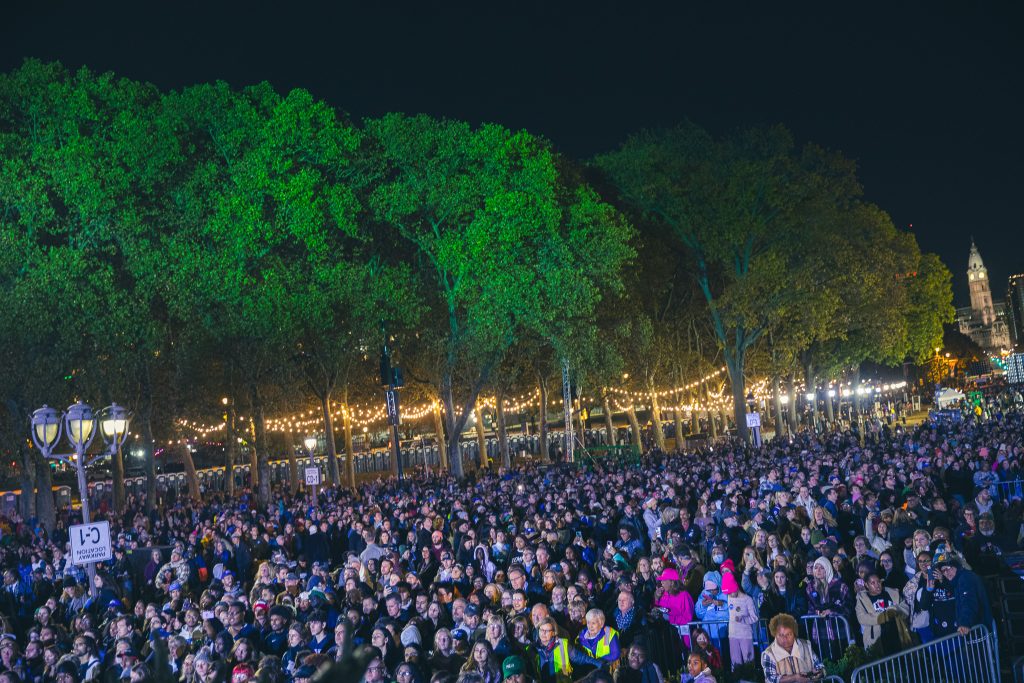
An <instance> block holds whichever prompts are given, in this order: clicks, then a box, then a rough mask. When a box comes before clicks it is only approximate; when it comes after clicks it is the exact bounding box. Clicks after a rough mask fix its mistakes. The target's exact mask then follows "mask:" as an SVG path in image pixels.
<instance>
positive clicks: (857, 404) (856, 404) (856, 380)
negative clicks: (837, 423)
mask: <svg viewBox="0 0 1024 683" xmlns="http://www.w3.org/2000/svg"><path fill="white" fill-rule="evenodd" d="M859 389H860V364H858V365H857V368H856V370H854V371H853V410H854V412H856V414H857V415H858V416H859V415H860V412H861V397H860V391H859ZM857 419H858V418H857V417H854V418H852V419H851V421H856V420H857Z"/></svg>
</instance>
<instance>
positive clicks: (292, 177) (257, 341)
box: [168, 83, 359, 503]
mask: <svg viewBox="0 0 1024 683" xmlns="http://www.w3.org/2000/svg"><path fill="white" fill-rule="evenodd" d="M172 106H173V107H174V108H175V111H177V112H178V114H179V116H180V120H181V127H182V129H183V130H185V131H187V132H188V133H187V134H188V135H189V138H188V144H189V145H190V148H191V159H192V162H191V163H192V167H191V170H190V174H189V175H188V178H187V180H186V182H184V183H183V185H182V189H181V191H180V201H179V211H180V214H181V217H182V218H181V220H182V221H183V224H185V225H184V226H183V228H182V230H181V231H179V232H178V233H177V237H176V239H175V240H174V241H173V242H171V243H170V244H169V245H168V252H169V258H170V260H171V262H172V264H173V268H172V278H171V279H172V283H173V286H174V288H175V293H176V296H175V301H174V310H175V312H176V314H177V315H178V316H180V317H182V318H186V317H191V318H192V319H193V320H196V322H197V323H198V324H199V325H200V327H201V329H202V330H204V331H206V332H207V333H209V334H211V335H212V336H213V338H214V339H215V340H216V342H217V346H218V347H219V348H220V349H221V350H222V352H223V353H224V356H225V358H237V359H242V360H241V361H240V362H239V363H238V366H237V367H238V371H239V372H240V376H241V381H242V383H243V384H244V386H245V390H246V393H247V394H248V399H249V403H250V409H251V413H252V419H253V420H254V425H255V427H254V430H255V449H256V456H257V462H258V471H259V472H258V478H259V497H260V500H261V501H263V502H264V503H266V502H269V500H270V472H269V455H268V450H267V449H268V447H267V438H266V422H265V416H264V411H265V389H266V387H267V386H268V383H271V380H272V379H273V378H274V377H280V374H279V373H280V372H281V371H282V369H283V368H284V367H285V366H287V365H288V364H289V360H290V359H291V358H293V357H294V355H295V353H296V352H297V351H298V350H300V345H301V343H302V341H303V331H304V330H305V331H307V332H308V331H309V330H311V329H315V326H316V325H317V324H323V325H326V324H328V321H329V318H330V315H333V312H334V311H335V309H334V306H335V305H336V304H337V303H338V302H337V301H336V299H335V298H334V297H335V296H336V295H338V294H339V293H341V292H344V291H345V286H346V285H345V284H344V283H342V284H339V283H338V282H337V276H338V273H339V269H341V268H344V267H346V266H347V264H346V262H345V261H344V258H343V256H344V253H340V254H339V252H338V251H337V249H336V248H337V246H338V244H339V243H341V242H344V241H345V240H347V239H355V238H356V237H357V235H356V232H357V230H356V223H355V215H356V207H357V202H356V200H355V196H354V193H353V191H352V190H351V189H350V186H349V184H347V183H346V182H345V179H346V178H345V176H346V173H347V172H348V171H349V169H350V166H351V160H352V157H353V154H354V152H355V150H356V148H357V146H358V144H359V136H358V134H357V133H356V131H355V130H354V129H353V128H351V126H348V125H347V124H346V123H344V122H343V121H342V120H340V119H339V118H338V116H337V115H336V113H335V112H334V111H333V110H332V109H330V108H329V107H327V106H326V105H324V104H323V103H320V102H316V101H314V100H313V99H312V98H311V97H310V95H309V94H308V93H307V92H305V91H302V90H294V91H292V92H290V93H289V94H288V95H287V96H284V97H281V96H279V95H278V94H277V93H275V92H274V91H273V90H272V89H271V88H270V87H269V86H267V85H259V86H255V87H251V88H246V89H244V90H242V91H240V92H236V91H232V90H231V89H230V88H229V87H228V86H227V85H225V84H223V83H218V84H215V85H203V86H197V87H195V88H190V89H189V90H186V91H185V92H184V93H182V94H181V95H180V96H177V97H176V98H175V100H174V102H173V103H172ZM339 257H341V258H339ZM323 333H324V334H325V335H329V334H331V333H332V331H331V330H330V329H329V328H327V329H323ZM307 343H311V342H307ZM325 404H327V405H329V400H328V401H325ZM293 470H294V467H293ZM331 474H332V476H333V477H334V478H335V480H336V481H337V479H338V471H337V463H336V461H335V462H334V464H333V467H332V468H331ZM297 485H298V482H297V475H296V473H295V472H293V473H292V488H293V489H294V488H295V487H296V486H297Z"/></svg>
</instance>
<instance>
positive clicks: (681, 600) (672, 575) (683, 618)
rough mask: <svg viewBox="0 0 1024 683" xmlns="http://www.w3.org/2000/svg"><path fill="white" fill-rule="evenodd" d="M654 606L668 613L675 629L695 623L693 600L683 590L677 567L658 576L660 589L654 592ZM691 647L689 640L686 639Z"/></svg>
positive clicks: (669, 568)
mask: <svg viewBox="0 0 1024 683" xmlns="http://www.w3.org/2000/svg"><path fill="white" fill-rule="evenodd" d="M654 605H655V606H656V607H659V608H660V609H662V610H663V611H665V612H666V616H667V617H668V623H670V624H672V625H673V626H675V627H677V628H678V627H680V626H685V625H686V624H689V623H690V622H691V621H693V618H694V612H693V598H692V597H691V596H690V594H689V593H687V592H686V591H684V590H683V586H682V583H680V580H679V572H678V571H677V570H676V568H675V567H665V569H664V570H662V572H661V574H659V575H658V588H657V590H656V591H655V592H654ZM684 640H686V645H687V647H689V645H690V642H689V638H688V637H687V638H684Z"/></svg>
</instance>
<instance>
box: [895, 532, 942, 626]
mask: <svg viewBox="0 0 1024 683" xmlns="http://www.w3.org/2000/svg"><path fill="white" fill-rule="evenodd" d="M915 566H916V567H917V571H916V572H915V573H914V575H913V576H912V577H911V578H910V580H909V581H907V583H906V585H905V586H903V591H902V592H903V604H902V606H901V609H902V610H903V611H904V612H905V613H906V614H907V617H908V618H909V619H910V630H911V631H913V632H914V633H916V634H917V637H918V638H920V639H921V643H922V644H923V643H927V642H929V641H931V640H934V635H933V634H932V626H931V614H930V613H929V612H928V608H927V607H926V606H925V605H924V604H923V597H924V594H925V592H927V591H934V590H935V579H936V572H935V569H934V568H933V567H932V553H931V551H930V550H922V551H921V552H919V553H918V554H917V557H916V558H915Z"/></svg>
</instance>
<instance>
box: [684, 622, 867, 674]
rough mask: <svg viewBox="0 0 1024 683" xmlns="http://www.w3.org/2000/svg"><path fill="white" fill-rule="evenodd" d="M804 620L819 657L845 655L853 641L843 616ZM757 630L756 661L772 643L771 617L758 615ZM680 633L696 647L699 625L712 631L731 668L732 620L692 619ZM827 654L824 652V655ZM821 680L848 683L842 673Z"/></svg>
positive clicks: (822, 658)
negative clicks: (730, 632) (830, 649)
mask: <svg viewBox="0 0 1024 683" xmlns="http://www.w3.org/2000/svg"><path fill="white" fill-rule="evenodd" d="M804 619H805V621H804V623H803V624H801V626H802V628H803V629H806V631H807V633H806V634H803V633H802V634H801V637H804V638H806V639H807V640H810V642H811V646H812V647H813V648H814V650H815V653H816V654H817V655H818V659H819V660H821V661H822V662H824V661H825V660H826V659H828V660H832V661H836V660H838V659H839V658H840V657H842V656H843V653H844V652H845V651H846V648H847V647H848V646H849V645H850V643H851V642H853V641H852V640H851V635H850V625H849V623H848V622H847V621H846V619H845V618H844V617H842V616H838V615H833V616H828V617H819V616H811V617H804ZM751 628H752V629H753V632H754V661H755V662H758V663H760V661H761V654H762V653H763V652H764V651H765V649H767V648H768V646H770V645H771V644H772V637H771V634H770V633H769V632H768V620H767V619H758V621H757V623H756V624H753V625H752V626H751ZM676 629H677V630H678V631H679V634H680V635H681V636H684V637H688V638H690V643H689V646H690V648H691V649H692V648H693V637H694V633H695V632H696V631H697V629H700V630H702V631H704V632H706V633H707V634H708V638H709V639H710V641H711V644H712V645H714V646H715V648H716V649H717V650H718V651H719V653H720V654H721V656H722V663H723V664H724V665H725V667H726V668H727V669H728V668H729V666H730V662H731V657H730V653H729V622H727V621H691V622H690V623H688V624H683V625H680V626H677V627H676ZM832 636H834V638H835V641H836V643H835V645H834V647H833V648H832V649H833V651H832V653H831V655H829V643H830V642H831V641H830V637H832ZM823 655H824V656H823ZM817 680H818V681H819V683H844V681H843V679H842V677H841V676H826V677H825V678H821V679H817Z"/></svg>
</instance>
